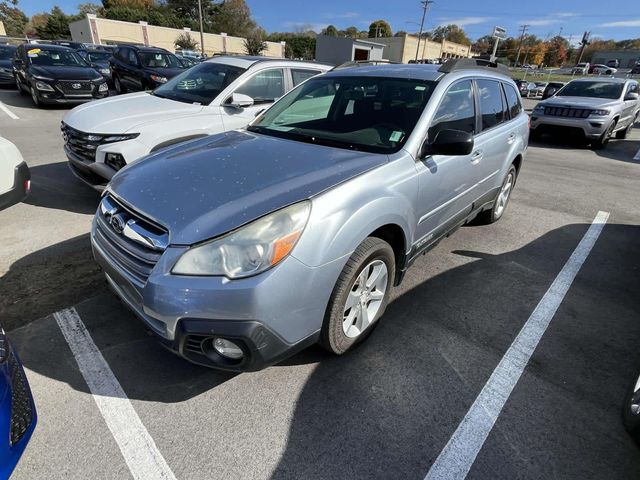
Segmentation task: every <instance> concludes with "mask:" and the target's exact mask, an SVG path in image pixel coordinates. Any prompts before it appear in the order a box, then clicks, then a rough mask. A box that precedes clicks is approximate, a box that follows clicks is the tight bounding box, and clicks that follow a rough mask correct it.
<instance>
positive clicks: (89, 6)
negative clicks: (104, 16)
mask: <svg viewBox="0 0 640 480" xmlns="http://www.w3.org/2000/svg"><path fill="white" fill-rule="evenodd" d="M101 12H102V6H100V5H98V4H97V3H90V2H88V3H81V4H80V5H78V15H77V16H78V17H80V18H84V17H86V16H87V13H91V14H93V15H98V14H100V13H101Z"/></svg>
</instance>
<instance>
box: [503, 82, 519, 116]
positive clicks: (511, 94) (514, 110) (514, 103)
mask: <svg viewBox="0 0 640 480" xmlns="http://www.w3.org/2000/svg"><path fill="white" fill-rule="evenodd" d="M502 86H503V87H504V93H505V95H506V97H507V108H508V110H509V115H510V116H511V118H515V117H517V116H518V115H519V114H520V112H522V104H521V103H520V95H518V92H516V89H515V88H514V87H513V85H511V84H509V83H503V84H502Z"/></svg>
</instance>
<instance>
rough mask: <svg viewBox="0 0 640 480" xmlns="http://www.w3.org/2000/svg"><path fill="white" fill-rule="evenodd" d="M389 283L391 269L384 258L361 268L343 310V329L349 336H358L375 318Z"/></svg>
mask: <svg viewBox="0 0 640 480" xmlns="http://www.w3.org/2000/svg"><path fill="white" fill-rule="evenodd" d="M388 283H389V271H388V269H387V265H386V264H385V263H384V262H383V261H382V260H373V261H372V262H370V263H368V264H367V265H366V266H365V267H364V268H363V269H362V270H361V272H360V273H359V274H358V276H357V277H356V279H355V281H354V283H353V286H352V287H351V290H350V291H349V295H348V296H347V300H346V302H345V306H344V310H343V317H342V330H343V332H344V334H345V335H346V336H347V337H349V338H355V337H358V336H359V335H361V334H362V332H364V331H365V330H366V329H367V327H368V326H369V325H371V323H372V322H373V321H374V320H375V318H376V315H377V314H378V312H379V310H380V307H381V306H382V302H383V300H384V296H385V293H386V291H387V287H388Z"/></svg>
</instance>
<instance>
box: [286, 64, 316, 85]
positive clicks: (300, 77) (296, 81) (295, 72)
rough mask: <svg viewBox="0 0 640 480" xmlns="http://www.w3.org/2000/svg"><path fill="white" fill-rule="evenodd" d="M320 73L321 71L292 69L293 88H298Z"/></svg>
mask: <svg viewBox="0 0 640 480" xmlns="http://www.w3.org/2000/svg"><path fill="white" fill-rule="evenodd" d="M319 73H320V70H307V69H302V68H292V69H291V76H292V77H293V86H294V87H297V86H298V85H300V84H301V83H302V82H304V81H305V80H306V79H307V78H311V77H315V76H316V75H318V74H319Z"/></svg>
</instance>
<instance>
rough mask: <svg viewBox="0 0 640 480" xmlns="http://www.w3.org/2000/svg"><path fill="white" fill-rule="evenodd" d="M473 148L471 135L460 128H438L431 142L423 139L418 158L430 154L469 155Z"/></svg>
mask: <svg viewBox="0 0 640 480" xmlns="http://www.w3.org/2000/svg"><path fill="white" fill-rule="evenodd" d="M472 150H473V135H472V134H471V133H468V132H463V131H462V130H450V129H445V130H440V131H439V132H438V133H437V134H436V136H435V138H434V139H433V142H429V140H428V139H427V140H425V141H424V143H423V144H422V148H421V149H420V159H422V158H425V157H428V156H430V155H469V154H470V153H471V151H472Z"/></svg>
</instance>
